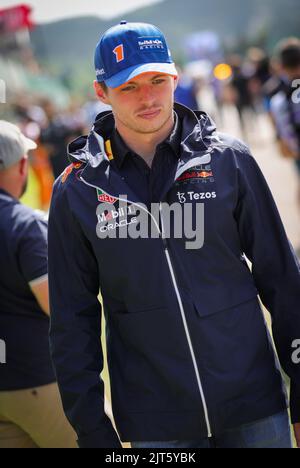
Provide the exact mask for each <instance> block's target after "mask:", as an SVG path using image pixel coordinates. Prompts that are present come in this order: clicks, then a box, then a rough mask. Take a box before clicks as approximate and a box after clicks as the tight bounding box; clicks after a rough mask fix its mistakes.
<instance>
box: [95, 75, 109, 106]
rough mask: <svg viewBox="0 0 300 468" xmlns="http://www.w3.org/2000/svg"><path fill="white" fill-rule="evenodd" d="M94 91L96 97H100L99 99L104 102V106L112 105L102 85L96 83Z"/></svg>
mask: <svg viewBox="0 0 300 468" xmlns="http://www.w3.org/2000/svg"><path fill="white" fill-rule="evenodd" d="M94 90H95V93H96V96H97V97H98V99H99V100H100V101H101V102H103V104H108V105H110V102H109V99H108V96H107V94H106V93H105V91H104V90H103V88H102V86H101V84H100V83H98V81H96V80H95V81H94Z"/></svg>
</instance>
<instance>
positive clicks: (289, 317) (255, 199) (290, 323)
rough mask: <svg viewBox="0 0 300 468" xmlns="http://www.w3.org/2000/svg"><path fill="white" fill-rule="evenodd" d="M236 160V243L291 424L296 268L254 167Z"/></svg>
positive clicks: (298, 302)
mask: <svg viewBox="0 0 300 468" xmlns="http://www.w3.org/2000/svg"><path fill="white" fill-rule="evenodd" d="M237 156H238V155H236V164H237V166H238V187H239V189H238V201H237V206H236V211H235V217H236V220H237V223H238V229H239V236H240V242H241V246H242V250H243V251H244V253H245V254H246V256H247V257H248V258H249V260H250V261H251V262H252V274H253V277H254V281H255V284H256V287H257V289H258V292H259V295H260V298H261V300H262V302H263V304H264V306H265V307H266V308H267V309H268V311H269V312H270V314H271V316H272V330H273V337H274V342H275V345H276V349H277V352H278V356H279V360H280V363H281V366H282V368H283V369H284V371H285V372H286V374H287V375H288V376H289V377H290V379H291V415H292V422H293V423H296V422H300V364H297V363H296V362H294V361H293V359H292V356H293V353H294V351H295V349H294V348H293V343H294V342H295V340H297V339H298V340H299V339H300V265H299V261H298V259H297V257H296V255H295V252H294V250H293V248H292V246H291V244H290V242H289V240H288V238H287V235H286V232H285V229H284V227H283V223H282V221H281V218H280V215H279V212H278V209H277V207H276V204H275V202H274V199H273V196H272V193H271V191H270V189H269V187H268V184H267V182H266V180H265V178H264V176H263V174H262V172H261V170H260V168H259V166H258V164H257V162H256V161H255V159H254V158H253V157H252V156H251V155H250V154H249V153H248V152H247V151H245V152H244V153H242V154H241V153H240V154H239V157H237Z"/></svg>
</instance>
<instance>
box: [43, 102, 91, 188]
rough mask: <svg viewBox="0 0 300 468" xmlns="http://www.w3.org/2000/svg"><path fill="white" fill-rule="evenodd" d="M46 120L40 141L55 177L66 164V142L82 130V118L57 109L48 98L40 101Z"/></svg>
mask: <svg viewBox="0 0 300 468" xmlns="http://www.w3.org/2000/svg"><path fill="white" fill-rule="evenodd" d="M42 107H43V110H44V112H45V114H46V117H47V122H46V123H45V125H44V127H42V129H41V135H40V141H41V143H42V144H43V145H45V147H46V148H47V150H48V154H49V161H50V164H51V167H52V171H53V176H54V178H55V179H57V178H58V177H59V176H60V175H61V173H62V172H63V171H64V170H65V168H66V167H67V165H68V158H67V151H66V150H67V146H68V143H69V142H70V141H71V140H72V139H73V138H76V137H77V136H79V135H80V134H81V133H82V132H83V130H84V123H83V119H81V118H78V113H77V111H76V114H73V115H72V116H71V114H68V112H64V111H59V110H58V109H57V108H56V106H55V105H54V104H53V103H52V102H51V101H49V100H47V99H46V100H44V101H43V103H42Z"/></svg>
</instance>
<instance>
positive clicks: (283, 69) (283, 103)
mask: <svg viewBox="0 0 300 468" xmlns="http://www.w3.org/2000/svg"><path fill="white" fill-rule="evenodd" d="M276 56H277V60H278V63H279V66H280V76H281V86H280V89H279V91H278V92H277V94H275V95H274V96H273V97H272V99H271V102H270V111H271V115H272V118H273V121H274V123H275V126H276V131H277V139H278V144H279V148H280V151H281V154H282V155H283V156H284V157H285V158H291V159H293V160H294V161H295V167H296V170H297V173H298V175H299V178H298V179H299V188H298V203H299V210H300V93H299V86H300V81H299V80H300V40H299V39H298V38H288V39H285V40H283V41H281V42H280V43H279V44H278V46H277V48H276ZM296 80H298V82H297V83H296ZM297 87H298V91H297V89H296V88H297ZM299 231H300V226H299ZM297 253H298V255H300V247H299V249H298V251H297Z"/></svg>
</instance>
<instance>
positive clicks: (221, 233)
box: [49, 22, 300, 448]
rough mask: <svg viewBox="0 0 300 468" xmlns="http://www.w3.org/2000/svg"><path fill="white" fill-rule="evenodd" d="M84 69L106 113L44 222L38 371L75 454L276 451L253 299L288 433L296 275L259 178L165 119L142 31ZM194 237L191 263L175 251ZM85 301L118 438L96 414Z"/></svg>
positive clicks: (203, 121) (295, 410)
mask: <svg viewBox="0 0 300 468" xmlns="http://www.w3.org/2000/svg"><path fill="white" fill-rule="evenodd" d="M95 64H96V74H97V81H96V82H95V90H96V93H97V95H98V97H99V99H100V100H101V101H102V102H103V103H105V104H109V105H111V107H112V113H111V112H106V113H104V114H101V115H100V116H99V118H98V120H97V121H96V123H95V126H94V127H93V129H92V131H91V133H90V134H89V136H88V137H81V138H79V139H77V140H76V141H75V142H73V143H72V144H71V145H70V148H69V153H70V157H71V160H72V161H73V164H72V165H71V166H70V167H69V168H68V169H67V170H66V171H65V173H64V174H63V175H62V176H61V177H60V178H59V179H58V180H57V182H56V185H55V188H54V194H53V199H52V206H51V212H50V223H49V275H50V277H49V279H50V305H51V311H52V318H51V331H50V336H51V338H50V339H51V349H52V357H53V360H54V363H55V367H56V373H57V378H58V383H59V387H60V391H61V395H62V399H63V403H64V408H65V412H66V415H67V417H68V418H69V420H70V421H71V423H72V424H73V426H74V428H75V429H76V431H77V434H78V438H79V445H80V447H82V448H89V447H92V448H95V447H107V448H113V447H121V443H120V440H119V438H120V439H121V441H122V442H131V444H132V447H135V448H137V447H157V448H158V447H160V448H161V447H169V448H179V447H181V448H183V447H184V448H186V447H194V448H196V447H289V448H290V447H291V439H290V430H289V424H288V416H287V412H286V399H285V396H284V393H283V390H282V388H283V385H282V378H281V375H280V372H279V369H278V362H277V360H276V358H275V355H274V351H273V347H272V345H271V340H270V337H269V335H268V332H267V329H266V326H265V322H264V319H263V314H262V310H261V307H260V305H259V302H258V298H257V295H258V294H260V297H261V299H262V301H263V303H264V304H265V305H266V307H267V308H268V309H269V311H270V313H271V314H272V318H273V331H274V338H275V341H276V345H277V350H278V352H279V356H280V359H281V363H282V366H283V367H284V369H285V371H286V372H287V373H288V374H289V376H290V377H291V379H292V395H291V398H292V403H291V404H292V421H293V423H299V422H300V407H299V401H300V390H299V389H300V369H299V365H298V364H297V359H295V355H293V352H294V353H295V345H297V341H295V340H297V339H298V338H299V336H300V316H299V302H300V268H299V264H298V263H297V259H296V257H295V255H294V252H293V250H292V248H291V246H290V243H289V241H288V239H287V236H286V233H285V231H284V228H283V225H282V222H281V220H280V217H279V214H278V211H277V208H276V206H275V203H274V201H273V198H272V195H271V193H270V190H269V188H268V186H267V184H266V181H265V179H264V178H263V175H262V173H261V171H260V170H259V168H258V166H257V164H256V162H255V160H254V159H253V157H252V156H251V155H250V154H249V152H248V149H247V148H246V147H245V145H243V144H242V143H241V142H239V141H236V140H234V139H233V138H230V137H228V136H224V135H220V134H218V133H217V132H216V130H215V127H214V125H213V123H212V122H211V120H210V119H209V117H208V116H207V115H206V114H204V113H201V112H197V113H193V112H192V111H191V110H189V109H188V108H185V107H183V106H180V105H176V104H175V107H174V102H173V100H174V98H173V95H174V90H175V88H176V83H177V72H176V69H175V67H174V63H173V61H172V58H171V55H170V52H169V50H168V46H167V44H166V40H165V38H164V36H163V34H162V33H161V32H160V31H159V30H158V29H157V28H156V27H155V26H152V25H148V24H141V23H132V24H127V23H126V22H122V23H121V24H120V25H117V26H115V27H113V28H111V29H109V30H108V31H107V32H106V33H105V34H104V35H103V36H102V38H101V40H100V42H99V44H98V45H97V48H96V53H95ZM170 205H172V206H173V208H174V211H175V212H176V214H175V216H173V217H172V213H171V216H170V219H169V220H168V219H167V211H168V207H169V206H170ZM150 210H151V212H150ZM176 210H177V211H176ZM203 210H204V226H203V222H202V221H203V217H201V216H202V215H203ZM199 214H200V216H199ZM199 219H200V221H201V222H200V223H199ZM167 221H169V223H168V225H167ZM147 222H148V223H149V224H148V225H147ZM182 224H183V225H184V228H185V229H184V233H181V235H177V234H178V229H179V228H180V227H182ZM195 225H196V229H194V233H195V235H196V237H197V236H198V234H199V233H200V231H203V230H204V243H202V247H201V242H200V247H201V248H200V247H199V243H197V246H196V245H195V244H194V243H192V245H190V243H189V242H187V240H188V239H191V238H192V236H190V231H189V230H192V228H195ZM139 229H140V232H138V231H139ZM198 240H199V239H198ZM198 240H197V241H198ZM244 254H246V255H247V257H248V258H249V259H250V260H251V261H252V263H253V271H252V274H251V272H250V270H249V268H248V266H247V263H246V259H245V256H244ZM99 286H100V289H101V293H102V298H103V306H104V314H105V318H106V327H107V330H106V339H107V353H108V366H109V372H110V382H111V392H112V409H113V415H114V419H115V423H116V428H117V431H118V434H117V433H116V431H115V430H114V429H113V426H112V423H111V421H110V420H109V418H108V417H107V415H106V414H105V411H104V409H103V406H104V401H103V400H104V397H103V395H104V388H103V387H104V384H103V381H102V380H101V379H100V377H99V376H100V373H101V371H102V367H103V355H102V350H101V347H100V339H99V336H100V324H101V308H100V304H99V302H98V299H97V296H98V293H99ZM295 431H296V436H297V437H298V441H299V444H300V438H299V436H300V430H299V425H295ZM118 436H119V437H118Z"/></svg>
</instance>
